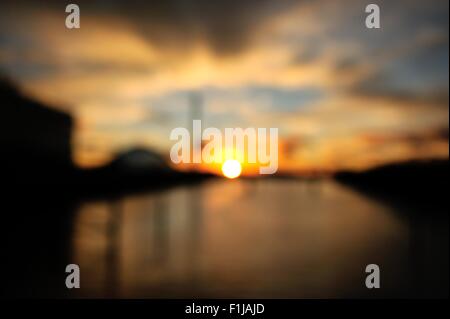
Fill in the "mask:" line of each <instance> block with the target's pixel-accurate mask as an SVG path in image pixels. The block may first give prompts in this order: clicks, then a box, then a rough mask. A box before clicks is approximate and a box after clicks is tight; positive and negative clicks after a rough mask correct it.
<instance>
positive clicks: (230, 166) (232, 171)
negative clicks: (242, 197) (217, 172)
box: [222, 160, 242, 178]
mask: <svg viewBox="0 0 450 319" xmlns="http://www.w3.org/2000/svg"><path fill="white" fill-rule="evenodd" d="M241 171H242V167H241V163H239V162H238V161H236V160H227V161H225V163H223V165H222V173H223V175H224V176H225V177H228V178H236V177H238V176H239V175H241Z"/></svg>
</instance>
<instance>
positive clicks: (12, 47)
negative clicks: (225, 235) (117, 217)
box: [0, 0, 449, 172]
mask: <svg viewBox="0 0 450 319" xmlns="http://www.w3.org/2000/svg"><path fill="white" fill-rule="evenodd" d="M372 2H374V1H364V0H348V1H328V0H317V1H295V0H247V1H235V0H228V1H222V0H217V1H208V0H197V1H189V0H168V1H159V2H157V1H137V0H127V1H118V0H116V1H114V0H113V1H100V0H90V1H76V2H75V3H76V4H78V5H79V7H80V11H81V28H80V29H67V28H66V27H65V19H66V16H67V14H66V13H65V5H66V3H64V2H63V1H56V0H55V1H45V2H43V1H8V0H7V1H2V2H1V3H0V74H1V75H4V76H7V77H9V78H10V79H11V80H13V81H14V82H15V83H17V84H18V86H19V88H20V89H21V90H22V91H23V92H25V93H26V94H28V95H30V96H32V97H34V98H36V99H38V100H40V101H42V102H45V103H47V104H50V105H52V107H55V108H57V109H60V110H63V111H66V112H69V113H70V114H71V115H72V116H73V117H74V119H75V123H76V125H75V128H74V134H73V141H72V145H73V156H74V160H75V162H76V163H77V164H78V165H80V166H83V167H93V166H98V165H102V164H104V163H106V162H107V161H109V160H110V159H111V158H112V157H113V156H114V154H116V153H119V152H123V151H126V150H127V149H130V148H133V147H137V146H139V147H148V148H151V149H153V150H157V151H159V152H160V153H161V154H168V152H169V149H170V147H171V145H172V143H173V142H172V141H170V140H169V134H170V131H171V130H172V129H173V128H175V127H187V126H188V125H189V120H190V116H189V105H190V100H191V99H192V97H193V96H197V97H198V96H200V97H201V100H202V101H203V103H202V104H203V118H202V120H203V126H204V127H218V128H220V129H222V128H225V127H242V128H246V127H267V128H269V127H277V128H279V133H280V142H279V144H280V149H279V151H280V153H279V170H280V171H282V172H308V171H339V170H348V169H351V170H364V169H368V168H370V167H374V166H377V165H383V164H387V163H391V162H398V161H408V160H415V159H433V158H448V120H449V118H448V117H449V109H448V95H449V92H448V85H449V75H448V68H449V62H448V53H449V52H448V51H449V44H448V43H449V42H448V38H449V34H448V27H449V25H448V23H449V22H448V1H445V0H430V1H418V0H390V1H380V0H377V1H376V2H375V3H377V4H378V5H379V6H380V9H381V29H367V28H366V26H365V23H364V21H365V18H366V16H367V14H366V13H365V7H366V5H367V4H369V3H372Z"/></svg>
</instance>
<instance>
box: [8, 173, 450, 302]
mask: <svg viewBox="0 0 450 319" xmlns="http://www.w3.org/2000/svg"><path fill="white" fill-rule="evenodd" d="M6 203H7V205H5V208H4V210H3V214H2V216H3V222H2V227H3V231H2V243H3V247H5V248H6V249H5V250H4V256H5V257H6V258H5V261H6V263H4V264H3V266H4V267H5V268H6V269H5V271H4V272H3V274H5V276H4V277H3V283H2V288H3V295H7V296H16V297H58V298H59V297H62V298H66V297H68V298H73V297H95V298H97V297H113V298H115V297H119V298H155V297H156V298H161V297H176V298H178V297H185V298H197V297H207V298H216V297H233V298H241V297H245V298H246V297H250V298H347V297H362V298H366V297H368V298H371V297H394V298H397V297H445V296H448V215H447V213H446V212H445V207H443V206H442V205H436V206H432V205H431V206H427V208H424V206H417V207H416V208H413V207H411V206H408V205H406V206H402V205H398V204H397V203H390V201H389V200H386V199H380V198H378V197H377V196H372V195H370V194H369V193H368V192H361V191H357V190H355V188H351V187H349V186H345V185H344V184H341V183H338V182H335V181H333V180H326V179H324V180H317V181H303V180H289V179H288V180H286V179H265V180H235V181H229V180H222V179H211V180H207V181H204V182H202V183H198V184H192V185H184V186H183V185H180V186H178V187H173V188H168V189H165V190H160V191H148V192H145V191H144V192H141V193H133V194H128V195H125V194H117V195H115V196H109V197H99V198H89V199H84V200H82V199H80V198H77V197H76V196H73V194H70V192H65V191H64V190H61V191H52V192H45V191H40V190H39V189H35V190H34V191H33V192H30V191H24V192H23V193H21V194H20V193H17V191H16V192H15V195H11V196H8V198H7V200H6ZM424 209H426V210H424ZM69 263H76V264H78V265H79V266H80V268H81V288H80V289H78V290H68V289H67V288H66V287H65V284H64V280H65V276H66V274H65V273H64V270H65V266H66V265H67V264H69ZM371 263H375V264H378V265H379V266H380V268H381V289H379V290H376V291H375V290H368V289H367V288H366V287H365V284H364V281H365V276H366V274H365V272H364V269H365V266H366V265H367V264H371Z"/></svg>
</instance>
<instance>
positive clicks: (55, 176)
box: [0, 80, 73, 183]
mask: <svg viewBox="0 0 450 319" xmlns="http://www.w3.org/2000/svg"><path fill="white" fill-rule="evenodd" d="M0 103H1V107H0V148H1V156H0V164H1V167H0V169H1V170H2V171H3V173H2V175H3V176H5V177H6V178H8V179H10V180H11V181H15V182H26V183H34V182H51V181H55V180H60V179H63V178H66V177H67V174H69V173H70V172H71V171H72V170H73V165H72V160H71V145H70V141H71V132H72V118H71V117H70V116H69V115H68V114H65V113H63V112H60V111H56V110H53V109H51V108H49V107H47V106H45V105H43V104H41V103H38V102H36V101H34V100H32V99H30V98H28V97H25V96H24V95H23V94H21V93H20V92H19V91H18V90H17V89H16V88H15V87H14V86H13V85H12V84H11V83H10V82H8V81H5V80H0Z"/></svg>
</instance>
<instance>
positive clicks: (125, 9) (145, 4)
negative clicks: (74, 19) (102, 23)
mask: <svg viewBox="0 0 450 319" xmlns="http://www.w3.org/2000/svg"><path fill="white" fill-rule="evenodd" d="M298 2H299V1H298V0H246V1H242V0H164V1H152V0H150V1H143V0H109V1H104V0H79V1H76V3H77V4H78V5H79V6H80V11H81V15H82V18H83V17H89V16H90V17H92V18H94V19H95V18H101V17H116V18H120V19H123V20H124V21H126V22H127V23H129V24H131V25H133V26H134V28H135V30H136V31H137V32H139V33H140V34H142V35H143V36H144V37H145V38H147V39H148V40H150V41H151V42H152V43H155V44H157V45H159V46H160V47H161V48H169V49H176V50H183V49H186V47H189V46H190V45H191V44H192V43H195V42H196V41H198V40H203V41H205V42H206V43H207V44H208V45H209V46H210V48H211V49H212V51H213V52H215V53H217V54H220V55H228V54H233V53H235V52H238V51H240V50H242V49H243V48H245V47H246V46H247V45H248V44H249V42H250V41H251V39H252V36H253V33H254V32H257V28H258V26H259V25H260V24H261V23H262V22H263V21H264V20H265V19H267V18H268V17H270V16H275V15H276V14H278V13H279V12H282V11H284V10H286V9H288V8H289V7H290V6H292V5H294V4H296V3H298ZM1 6H4V7H10V8H8V9H5V8H3V10H6V11H9V10H15V8H17V7H22V8H24V7H27V8H28V9H30V8H32V6H35V9H36V10H39V9H42V8H45V10H48V9H49V8H52V9H53V10H58V11H60V12H61V13H63V14H65V13H64V9H65V6H66V3H64V2H62V1H56V0H52V1H47V2H46V4H45V6H44V5H43V4H42V1H6V2H4V3H3V4H1ZM111 28H114V26H111Z"/></svg>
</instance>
